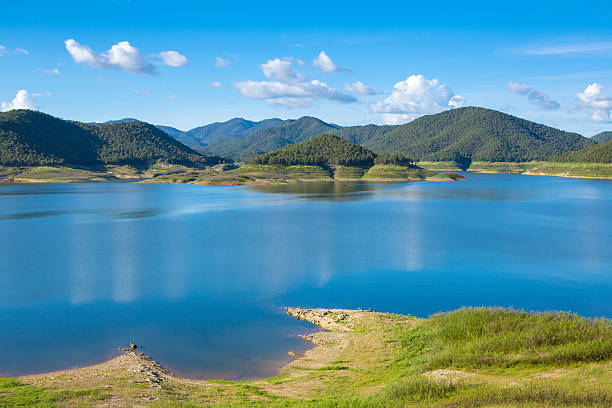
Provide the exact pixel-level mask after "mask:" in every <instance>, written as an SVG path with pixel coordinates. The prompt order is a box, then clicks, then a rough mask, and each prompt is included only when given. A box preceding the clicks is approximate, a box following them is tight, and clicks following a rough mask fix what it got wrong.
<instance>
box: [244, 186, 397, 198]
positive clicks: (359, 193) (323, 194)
mask: <svg viewBox="0 0 612 408" xmlns="http://www.w3.org/2000/svg"><path fill="white" fill-rule="evenodd" d="M405 185H406V183H402V184H397V183H376V184H368V183H363V182H350V181H349V182H346V181H345V182H339V181H331V182H316V183H314V182H313V183H292V184H268V185H261V186H250V187H248V189H251V190H255V191H259V192H263V193H276V194H297V195H298V196H297V197H296V198H301V199H307V200H331V201H355V200H364V199H367V198H370V197H371V196H372V194H373V193H375V192H378V191H381V190H384V189H392V188H398V187H401V186H405Z"/></svg>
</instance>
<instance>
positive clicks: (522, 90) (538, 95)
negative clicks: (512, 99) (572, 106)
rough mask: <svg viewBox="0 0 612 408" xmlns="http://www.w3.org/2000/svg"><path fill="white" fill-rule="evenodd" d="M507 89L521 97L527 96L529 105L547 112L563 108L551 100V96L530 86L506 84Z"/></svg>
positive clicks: (513, 83)
mask: <svg viewBox="0 0 612 408" xmlns="http://www.w3.org/2000/svg"><path fill="white" fill-rule="evenodd" d="M506 89H509V90H510V91H512V92H514V93H517V94H519V95H527V99H528V101H529V103H531V104H533V105H537V106H539V107H540V108H542V109H545V110H557V109H559V108H560V107H561V105H559V102H557V101H553V100H552V99H550V96H548V94H545V93H544V92H540V91H536V90H535V89H533V88H532V87H530V86H529V85H525V84H518V83H515V82H508V83H507V84H506Z"/></svg>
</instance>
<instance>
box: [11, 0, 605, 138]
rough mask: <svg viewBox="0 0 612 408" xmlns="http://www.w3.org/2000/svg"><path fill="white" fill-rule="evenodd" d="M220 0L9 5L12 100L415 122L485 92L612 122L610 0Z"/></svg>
mask: <svg viewBox="0 0 612 408" xmlns="http://www.w3.org/2000/svg"><path fill="white" fill-rule="evenodd" d="M220 3H221V2H215V3H213V4H206V2H195V1H194V2H187V1H180V0H175V1H173V2H167V1H165V2H161V1H141V0H133V1H120V0H116V1H111V0H94V1H79V2H77V1H55V2H48V1H44V2H43V1H27V0H25V1H21V2H9V3H8V4H3V6H2V12H1V13H0V101H2V102H3V110H7V109H10V108H12V107H21V106H26V107H34V108H36V109H39V110H41V111H43V112H47V113H49V114H52V115H56V116H60V117H63V118H66V119H75V120H81V121H105V120H109V119H118V118H122V117H135V118H138V119H141V120H145V121H147V122H151V123H155V124H165V125H170V126H175V127H178V128H179V129H183V130H186V129H189V128H192V127H195V126H199V125H202V124H207V123H210V122H214V121H223V120H227V119H229V118H232V117H244V118H248V119H252V120H260V119H264V118H269V117H280V118H283V119H285V118H297V117H300V116H304V115H311V116H316V117H319V118H321V119H323V120H325V121H329V122H334V123H338V124H340V125H354V124H365V123H379V124H382V123H404V122H406V121H409V120H412V119H414V118H415V117H419V116H422V115H424V114H429V113H436V112H439V111H441V110H445V109H450V108H452V107H456V106H469V105H475V106H482V107H487V108H492V109H497V110H501V111H504V112H507V113H510V114H513V115H516V116H520V117H524V118H527V119H530V120H534V121H537V122H541V123H545V124H547V125H552V126H555V127H559V128H562V129H566V130H571V131H576V132H579V133H582V134H585V135H592V134H594V133H597V132H599V131H603V130H612V123H610V122H611V121H612V113H611V112H612V96H611V95H612V5H610V3H609V2H606V1H589V0H587V1H555V2H549V1H537V2H534V1H529V2H523V1H515V2H513V3H512V4H511V5H509V6H504V7H497V6H496V5H495V3H491V2H490V1H488V2H480V1H472V2H469V3H470V4H469V5H467V4H464V2H458V1H454V2H444V1H438V2H435V4H434V3H426V2H418V3H416V2H414V3H413V2H409V1H403V2H397V3H393V2H384V3H379V4H374V3H372V2H370V3H369V4H363V5H361V4H360V3H356V2H330V1H326V2H321V1H311V2H308V3H303V2H302V3H297V2H286V1H285V2H276V1H268V2H263V3H261V2H244V3H242V2H239V1H234V2H224V3H226V4H220ZM322 52H323V53H322Z"/></svg>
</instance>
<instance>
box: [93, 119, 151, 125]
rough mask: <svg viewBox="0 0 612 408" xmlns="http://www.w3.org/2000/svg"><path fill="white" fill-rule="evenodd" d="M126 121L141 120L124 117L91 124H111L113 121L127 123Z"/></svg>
mask: <svg viewBox="0 0 612 408" xmlns="http://www.w3.org/2000/svg"><path fill="white" fill-rule="evenodd" d="M126 122H139V120H138V119H134V118H123V119H117V120H107V121H106V122H102V123H91V125H110V124H112V123H126Z"/></svg>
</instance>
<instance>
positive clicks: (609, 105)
mask: <svg viewBox="0 0 612 408" xmlns="http://www.w3.org/2000/svg"><path fill="white" fill-rule="evenodd" d="M576 96H578V100H579V101H580V104H579V105H578V106H577V109H579V110H583V111H585V112H587V113H588V114H589V115H590V116H591V119H593V120H594V121H596V122H606V123H611V122H612V95H607V94H605V93H603V86H602V85H601V84H598V83H596V82H595V83H592V84H591V85H589V86H587V87H586V89H585V90H584V91H583V92H578V93H577V94H576Z"/></svg>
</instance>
